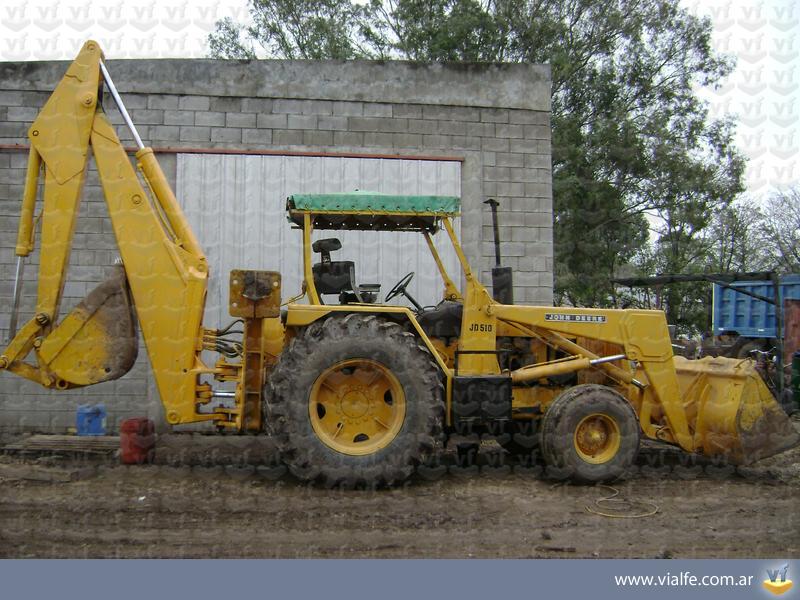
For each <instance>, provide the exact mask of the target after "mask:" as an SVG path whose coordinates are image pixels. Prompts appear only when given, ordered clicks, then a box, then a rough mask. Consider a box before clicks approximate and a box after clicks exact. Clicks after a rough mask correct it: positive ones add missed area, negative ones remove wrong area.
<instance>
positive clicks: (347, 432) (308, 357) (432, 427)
mask: <svg viewBox="0 0 800 600" xmlns="http://www.w3.org/2000/svg"><path fill="white" fill-rule="evenodd" d="M442 389H443V386H442V382H441V377H440V374H439V369H438V367H437V366H436V364H435V363H434V362H433V358H432V357H431V355H430V353H429V352H428V350H427V349H426V348H425V347H424V346H421V345H420V344H419V343H418V340H417V338H416V337H415V336H414V335H413V334H410V333H408V332H404V331H403V329H402V328H401V327H400V326H399V325H397V324H396V323H393V322H390V321H386V320H384V319H381V318H378V317H376V316H374V315H365V316H362V315H358V314H349V315H347V316H345V317H344V318H339V317H336V316H334V317H331V318H328V319H326V320H324V321H319V322H316V323H313V324H311V325H310V326H309V327H307V328H306V329H305V330H303V331H301V332H299V333H298V335H297V336H296V337H295V338H294V339H293V340H292V341H291V342H290V344H289V346H288V347H287V349H286V350H284V352H283V354H282V355H281V357H280V360H279V361H278V364H277V365H276V366H275V368H274V369H273V371H272V373H271V374H270V376H269V384H268V386H267V391H266V394H265V397H266V402H265V419H266V421H265V422H266V424H267V430H268V431H269V433H271V434H272V435H273V436H274V437H275V438H276V441H277V443H278V447H279V450H280V453H281V458H282V460H283V461H284V463H285V464H286V465H287V466H288V467H289V470H290V471H291V472H292V473H293V474H294V475H295V476H296V477H298V478H300V479H302V480H305V481H317V482H320V483H323V484H324V485H327V486H335V485H344V486H346V487H354V486H359V485H363V486H367V487H374V486H379V485H391V484H393V483H396V482H399V481H403V480H404V479H406V478H407V477H408V476H409V475H410V474H411V473H412V472H413V470H414V467H415V466H416V465H418V464H420V463H421V462H424V461H425V460H427V459H428V458H429V457H430V455H431V454H432V453H433V452H434V450H435V447H436V445H437V442H438V440H439V439H440V438H441V432H442V421H443V417H444V403H443V400H442Z"/></svg>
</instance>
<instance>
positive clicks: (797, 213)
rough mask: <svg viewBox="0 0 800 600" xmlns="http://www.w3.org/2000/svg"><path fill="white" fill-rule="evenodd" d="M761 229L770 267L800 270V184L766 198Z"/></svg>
mask: <svg viewBox="0 0 800 600" xmlns="http://www.w3.org/2000/svg"><path fill="white" fill-rule="evenodd" d="M762 232H763V236H764V247H765V249H766V251H767V254H768V261H769V266H770V268H772V269H774V270H776V271H780V272H783V273H800V187H797V186H796V187H793V188H791V189H788V190H785V191H783V192H780V193H778V194H775V195H774V196H772V197H771V198H770V199H769V200H768V201H767V204H766V207H765V208H764V221H763V227H762Z"/></svg>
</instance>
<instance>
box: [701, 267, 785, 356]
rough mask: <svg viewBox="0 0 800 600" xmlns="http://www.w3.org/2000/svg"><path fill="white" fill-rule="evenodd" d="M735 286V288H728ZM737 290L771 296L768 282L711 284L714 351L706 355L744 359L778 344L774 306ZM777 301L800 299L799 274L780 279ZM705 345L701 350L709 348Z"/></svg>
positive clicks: (772, 291)
mask: <svg viewBox="0 0 800 600" xmlns="http://www.w3.org/2000/svg"><path fill="white" fill-rule="evenodd" d="M731 288H734V289H731ZM737 289H740V290H743V291H746V292H750V293H753V294H757V295H759V296H764V297H766V298H773V296H774V293H775V292H774V287H773V284H772V282H770V281H737V282H734V283H731V284H730V287H723V286H721V285H719V284H714V298H713V313H712V314H713V324H712V327H713V330H712V334H713V339H714V350H715V351H711V352H705V351H704V353H707V354H721V355H725V356H732V357H740V358H745V357H746V356H748V355H749V353H750V352H752V351H753V350H768V349H770V348H772V347H773V346H775V345H777V340H776V338H777V337H778V332H777V324H776V319H775V305H774V304H772V303H769V302H765V301H764V300H760V299H758V298H756V297H754V296H751V295H748V294H746V293H741V292H739V291H736V290H737ZM779 292H780V302H781V305H783V302H784V300H786V299H795V300H798V299H800V274H792V275H784V276H782V277H781V278H780V285H779ZM703 345H704V350H706V349H708V350H710V349H711V348H710V347H709V346H707V344H705V343H704V344H703Z"/></svg>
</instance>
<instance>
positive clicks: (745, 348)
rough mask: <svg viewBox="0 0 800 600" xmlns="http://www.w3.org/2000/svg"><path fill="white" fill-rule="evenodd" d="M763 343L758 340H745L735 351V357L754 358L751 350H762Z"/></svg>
mask: <svg viewBox="0 0 800 600" xmlns="http://www.w3.org/2000/svg"><path fill="white" fill-rule="evenodd" d="M762 349H763V345H762V344H761V342H759V341H758V340H754V341H751V342H745V343H744V344H742V346H741V347H740V348H739V349H738V350H737V351H736V355H735V358H756V356H755V355H751V354H750V353H751V352H752V351H753V350H762Z"/></svg>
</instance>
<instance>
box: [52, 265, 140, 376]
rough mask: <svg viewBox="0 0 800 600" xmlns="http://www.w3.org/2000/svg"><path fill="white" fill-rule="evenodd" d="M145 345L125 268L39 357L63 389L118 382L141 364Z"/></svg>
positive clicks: (60, 330)
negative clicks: (140, 339) (140, 350)
mask: <svg viewBox="0 0 800 600" xmlns="http://www.w3.org/2000/svg"><path fill="white" fill-rule="evenodd" d="M138 348H139V342H138V335H137V331H136V320H135V318H134V314H133V304H132V302H131V296H130V289H129V288H128V282H127V279H126V277H125V270H124V269H123V267H122V266H118V267H114V273H113V274H112V275H111V277H109V278H108V279H107V280H106V281H104V282H103V283H101V284H100V285H99V286H97V287H96V288H95V289H94V290H92V291H91V292H90V293H89V295H88V296H86V298H84V299H83V301H82V302H81V303H80V304H78V306H76V307H75V308H74V309H73V311H72V312H71V313H70V314H69V315H67V316H66V317H65V318H64V320H62V321H61V323H60V324H59V326H58V327H57V328H56V329H55V330H54V331H53V332H52V333H51V334H50V335H49V336H48V337H47V340H46V341H45V342H44V343H43V344H42V347H41V349H40V351H39V356H40V357H41V358H43V359H44V360H45V362H47V365H48V368H49V369H50V371H52V372H53V373H54V374H55V375H56V376H57V377H58V378H59V380H60V381H59V383H58V385H59V386H61V387H74V386H83V385H91V384H93V383H100V382H102V381H110V380H112V379H118V378H120V377H122V376H123V375H125V373H127V372H128V371H130V370H131V367H133V363H134V362H136V355H137V353H138Z"/></svg>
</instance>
